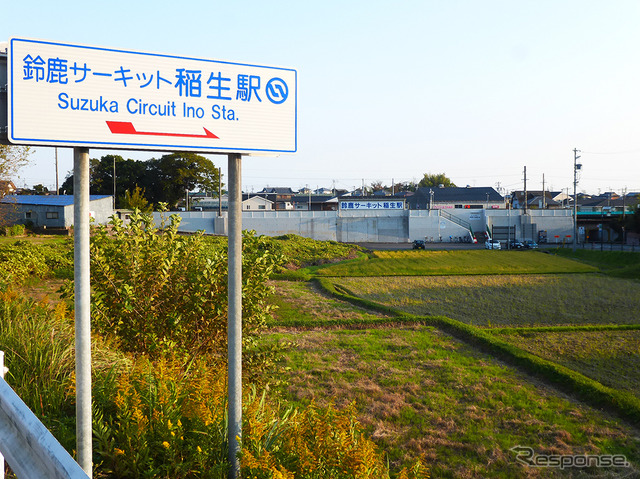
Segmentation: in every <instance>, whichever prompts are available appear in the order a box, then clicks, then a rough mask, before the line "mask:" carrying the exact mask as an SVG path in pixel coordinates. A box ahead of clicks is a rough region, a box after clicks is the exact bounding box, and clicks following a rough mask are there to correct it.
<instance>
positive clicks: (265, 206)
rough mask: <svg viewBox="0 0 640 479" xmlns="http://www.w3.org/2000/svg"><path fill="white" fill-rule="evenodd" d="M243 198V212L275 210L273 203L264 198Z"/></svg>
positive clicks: (255, 196)
mask: <svg viewBox="0 0 640 479" xmlns="http://www.w3.org/2000/svg"><path fill="white" fill-rule="evenodd" d="M242 196H243V200H242V211H271V210H273V209H274V203H273V201H271V200H269V199H267V198H265V197H263V196H257V195H254V196H247V197H246V199H245V198H244V196H245V195H242Z"/></svg>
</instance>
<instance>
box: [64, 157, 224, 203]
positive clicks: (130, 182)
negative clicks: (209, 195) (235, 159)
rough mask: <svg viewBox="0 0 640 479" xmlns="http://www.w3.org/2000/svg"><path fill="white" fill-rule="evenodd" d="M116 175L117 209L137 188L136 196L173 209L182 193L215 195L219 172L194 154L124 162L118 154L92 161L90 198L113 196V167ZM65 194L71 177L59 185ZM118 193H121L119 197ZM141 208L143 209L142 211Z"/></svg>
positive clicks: (70, 185)
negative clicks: (139, 195)
mask: <svg viewBox="0 0 640 479" xmlns="http://www.w3.org/2000/svg"><path fill="white" fill-rule="evenodd" d="M114 163H115V173H116V178H115V182H116V196H117V198H116V207H119V208H122V207H124V204H123V201H124V195H122V192H124V191H129V192H130V194H132V193H133V192H134V191H135V189H136V188H140V191H139V194H141V195H142V198H144V200H146V201H147V202H148V203H154V204H158V203H167V204H168V205H169V206H171V207H175V205H176V204H177V202H178V201H179V200H180V199H182V198H183V197H184V196H185V190H187V189H188V190H193V189H194V188H201V189H203V190H205V191H207V192H216V193H217V192H218V177H219V174H220V173H219V171H220V170H219V169H218V168H216V167H215V166H214V165H213V163H212V162H211V160H208V159H207V158H205V157H204V156H200V155H197V154H195V153H188V152H184V153H180V152H178V153H171V154H169V155H164V156H162V157H160V158H159V159H155V158H152V159H151V160H148V161H138V160H131V159H128V160H125V159H124V158H122V157H121V156H118V155H106V156H103V157H102V158H100V159H99V160H98V159H95V158H93V159H91V164H90V175H91V179H90V191H91V194H93V195H112V194H113V183H114V181H113V167H114ZM62 190H64V191H65V193H66V194H72V193H73V174H70V175H69V176H67V178H66V180H65V181H64V183H63V184H62ZM118 194H120V195H119V196H118ZM141 209H142V208H141Z"/></svg>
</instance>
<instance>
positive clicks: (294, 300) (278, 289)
mask: <svg viewBox="0 0 640 479" xmlns="http://www.w3.org/2000/svg"><path fill="white" fill-rule="evenodd" d="M272 286H273V287H274V288H275V294H274V295H273V298H272V303H273V304H274V305H275V306H277V309H276V311H275V313H274V315H273V316H274V318H273V319H274V323H275V324H277V325H279V326H283V325H289V326H291V325H298V326H303V325H305V323H307V324H308V323H311V322H313V323H316V322H318V321H320V322H322V321H327V322H328V321H335V320H353V319H355V318H357V319H359V320H365V321H366V320H369V319H379V318H382V317H385V316H384V315H382V314H380V313H374V312H366V313H365V312H363V311H362V310H361V309H359V308H357V307H355V306H353V305H351V304H350V303H347V302H345V301H339V300H337V299H335V298H332V297H331V296H329V295H327V294H325V293H323V292H321V291H320V290H319V289H318V288H317V287H316V286H315V285H314V283H311V282H302V281H272ZM386 317H388V316H386Z"/></svg>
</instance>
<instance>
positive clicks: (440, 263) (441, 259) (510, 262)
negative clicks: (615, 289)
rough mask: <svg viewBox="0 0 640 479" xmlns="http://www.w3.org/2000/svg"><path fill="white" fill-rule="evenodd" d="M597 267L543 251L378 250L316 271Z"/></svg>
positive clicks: (483, 271)
mask: <svg viewBox="0 0 640 479" xmlns="http://www.w3.org/2000/svg"><path fill="white" fill-rule="evenodd" d="M596 271H598V269H597V268H596V267H594V266H591V265H588V264H585V263H581V262H578V261H573V260H570V259H566V258H562V257H560V256H555V255H550V254H544V253H542V252H539V251H487V250H463V251H422V250H416V251H414V250H409V251H376V252H375V257H374V258H371V259H369V260H366V261H351V262H348V263H339V264H335V265H331V266H327V267H325V268H322V269H318V270H317V271H316V275H318V276H338V277H344V276H425V275H480V274H491V275H498V274H550V273H593V272H596Z"/></svg>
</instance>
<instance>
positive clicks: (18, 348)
mask: <svg viewBox="0 0 640 479" xmlns="http://www.w3.org/2000/svg"><path fill="white" fill-rule="evenodd" d="M73 344H74V341H73V322H72V319H71V318H70V316H69V312H68V311H67V309H66V306H65V305H64V303H58V304H57V305H56V306H55V307H53V308H51V307H50V305H49V304H48V303H47V302H46V301H43V302H40V303H35V302H33V301H31V300H28V299H25V298H22V297H20V296H19V295H18V294H17V293H15V292H12V291H4V292H0V349H1V350H3V351H4V352H5V363H6V366H7V367H8V369H9V373H8V374H7V376H6V381H7V382H8V383H9V384H10V385H11V387H12V388H13V389H14V390H15V391H16V393H17V394H18V395H19V396H20V397H21V398H22V400H23V401H24V402H25V403H26V404H27V406H29V408H30V409H31V410H32V411H33V412H34V413H35V414H36V415H37V416H38V417H39V418H40V419H41V420H42V422H43V423H44V424H45V425H46V426H47V427H48V428H49V429H51V430H52V432H53V433H54V434H55V435H56V436H57V437H58V439H59V440H60V441H61V442H62V443H63V445H65V446H66V447H72V446H73V442H74V437H75V425H74V420H73V417H74V415H75V411H74V409H73V400H72V398H71V395H70V392H71V391H72V390H73V378H74V370H75V356H74V348H73Z"/></svg>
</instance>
